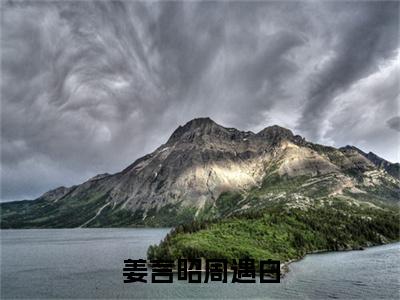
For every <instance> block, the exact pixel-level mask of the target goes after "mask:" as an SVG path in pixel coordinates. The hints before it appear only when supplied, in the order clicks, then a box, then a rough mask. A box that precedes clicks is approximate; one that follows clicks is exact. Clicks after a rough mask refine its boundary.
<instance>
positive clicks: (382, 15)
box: [0, 1, 400, 201]
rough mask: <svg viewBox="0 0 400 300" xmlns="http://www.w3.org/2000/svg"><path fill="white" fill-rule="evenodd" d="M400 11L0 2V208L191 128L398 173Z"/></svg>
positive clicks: (376, 6) (349, 5)
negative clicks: (350, 150)
mask: <svg viewBox="0 0 400 300" xmlns="http://www.w3.org/2000/svg"><path fill="white" fill-rule="evenodd" d="M399 5H400V4H399V2H396V1H394V2H388V1H382V2H373V1H365V2H361V1H351V2H344V1H336V2H327V1H323V2H321V1H319V2H317V1H303V2H293V1H290V2H247V3H245V2H238V1H234V2H228V1H223V2H222V1H221V2H211V1H207V2H200V1H191V2H179V1H171V2H166V1H164V2H156V1H151V2H150V1H148V2H138V1H127V2H117V1H112V2H111V1H80V2H74V1H51V2H39V1H35V2H33V1H31V2H28V1H15V2H14V1H2V2H1V46H0V50H1V52H0V53H1V77H0V78H1V197H0V198H1V199H0V200H1V201H9V200H20V199H33V198H36V197H38V196H40V195H41V194H43V193H44V192H46V191H48V190H50V189H52V188H55V187H58V186H61V185H64V186H70V185H73V184H78V183H81V182H83V181H85V180H86V179H88V178H90V177H92V176H94V175H96V174H99V173H105V172H108V173H115V172H118V171H120V170H122V169H123V168H125V167H126V166H127V165H129V164H130V163H132V162H133V161H134V160H136V159H137V158H139V157H140V156H142V155H144V154H147V153H149V152H151V151H153V150H154V149H155V148H157V147H158V146H159V145H161V144H162V143H165V142H166V140H167V139H168V137H169V136H170V135H171V133H172V132H173V130H174V129H175V128H177V127H178V126H179V125H183V124H185V123H186V122H187V121H189V120H191V119H193V118H195V117H206V116H207V117H210V118H212V119H213V120H214V121H216V122H217V123H219V124H221V125H224V126H227V127H235V128H238V129H241V130H252V131H254V132H258V131H259V130H261V129H263V128H265V127H267V126H270V125H273V124H278V125H280V126H283V127H286V128H289V129H291V130H292V131H293V132H295V133H296V134H300V135H302V136H304V137H305V138H306V139H307V140H309V141H312V142H317V143H321V144H326V145H332V146H336V147H341V146H345V145H348V144H350V145H355V146H357V147H359V148H361V149H362V150H364V151H366V152H369V151H372V152H374V153H376V154H377V155H379V156H381V157H383V158H385V159H387V160H389V161H392V162H398V161H399V156H398V153H399V141H400V112H399V92H400V87H399V86H400V85H399V76H400V72H399V68H400V64H399V58H400V52H399Z"/></svg>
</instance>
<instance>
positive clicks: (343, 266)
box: [0, 229, 400, 299]
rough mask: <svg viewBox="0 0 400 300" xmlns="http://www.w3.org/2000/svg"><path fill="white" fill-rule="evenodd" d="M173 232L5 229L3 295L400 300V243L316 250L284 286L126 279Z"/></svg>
mask: <svg viewBox="0 0 400 300" xmlns="http://www.w3.org/2000/svg"><path fill="white" fill-rule="evenodd" d="M168 231H169V230H168V229H42V230H2V231H0V232H1V298H2V299H4V298H136V299H143V298H152V299H154V298H159V299H165V298H172V299H174V298H185V299H187V298H193V299H196V298H216V299H221V298H225V299H232V298H236V299H246V298H263V299H268V298H272V299H276V298H281V299H295V298H309V299H329V298H332V299H350V298H351V299H354V298H359V299H377V298H386V299H399V295H400V294H399V293H400V282H399V278H400V255H399V254H400V253H399V251H400V243H396V244H390V245H385V246H379V247H373V248H369V249H367V250H365V251H350V252H336V253H326V254H314V255H309V256H307V257H306V258H305V259H304V260H302V261H300V262H297V263H294V264H292V265H290V272H289V274H288V275H287V276H286V277H285V278H284V279H283V280H282V281H281V283H279V284H260V283H256V284H238V283H233V284H232V283H227V284H222V283H215V282H213V283H201V284H188V283H186V282H183V281H177V280H176V278H175V279H174V283H173V284H154V283H153V284H152V283H148V284H141V283H136V284H124V283H123V276H122V268H123V265H124V264H123V260H124V259H127V258H133V259H135V258H136V259H138V258H145V257H146V251H147V247H148V246H149V245H151V244H155V243H158V242H159V241H160V240H161V239H162V238H163V237H164V236H165V235H166V233H167V232H168ZM266 259H268V258H266ZM149 277H150V276H149ZM149 277H148V279H149ZM228 282H229V281H228Z"/></svg>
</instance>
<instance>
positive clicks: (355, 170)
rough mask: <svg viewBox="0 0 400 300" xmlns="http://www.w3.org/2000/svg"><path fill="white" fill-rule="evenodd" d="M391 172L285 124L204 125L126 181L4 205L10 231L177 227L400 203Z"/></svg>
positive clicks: (106, 178)
mask: <svg viewBox="0 0 400 300" xmlns="http://www.w3.org/2000/svg"><path fill="white" fill-rule="evenodd" d="M391 168H392V169H395V168H396V165H395V164H391V163H389V162H387V161H384V160H382V159H380V160H379V159H376V158H375V157H372V156H371V155H369V154H368V155H365V153H363V152H362V151H361V150H359V149H357V148H353V147H345V148H341V149H336V148H333V147H325V146H322V145H318V144H313V143H310V142H307V141H305V140H304V138H302V137H300V136H298V135H294V134H293V133H292V132H291V131H290V130H288V129H285V128H282V127H279V126H271V127H267V128H265V129H264V130H262V131H260V132H259V133H257V134H255V133H253V132H243V131H239V130H237V129H234V128H225V127H223V126H220V125H218V124H216V123H215V122H214V121H212V120H211V119H209V118H200V119H194V120H192V121H190V122H188V123H187V124H185V125H184V126H179V127H178V128H177V129H176V130H175V131H174V133H173V134H172V135H171V137H170V138H169V140H168V141H167V142H166V143H165V144H163V145H161V146H160V147H159V148H157V149H156V150H155V151H154V152H152V153H150V154H148V155H146V156H144V157H142V158H140V159H138V160H136V161H135V162H134V163H133V164H131V165H130V166H128V167H127V168H126V169H124V170H123V171H121V172H119V173H116V174H112V175H110V174H101V175H97V176H95V177H93V178H91V179H89V180H88V181H86V182H84V183H82V184H81V185H77V186H73V187H69V188H65V187H60V188H58V189H55V190H53V191H50V192H47V193H45V194H44V195H42V196H41V197H39V198H38V199H36V200H34V201H18V202H9V203H3V204H1V215H2V220H1V227H2V228H32V227H38V228H41V227H80V226H84V227H107V226H173V225H177V224H180V223H185V222H189V221H191V220H205V219H213V218H217V217H223V216H229V215H231V214H234V213H236V212H238V211H247V210H254V209H260V208H264V207H267V206H269V205H270V203H271V202H273V203H285V205H288V206H290V207H298V208H301V209H304V208H307V207H310V206H312V205H314V204H315V202H318V203H320V202H321V203H330V202H331V201H334V199H337V198H340V199H345V201H347V202H348V203H356V204H359V203H360V202H365V201H366V202H367V203H368V205H369V206H371V207H380V206H382V205H397V203H398V195H399V194H398V193H399V178H398V177H395V176H394V175H393V174H394V173H393V172H390V173H388V171H387V170H390V169H391Z"/></svg>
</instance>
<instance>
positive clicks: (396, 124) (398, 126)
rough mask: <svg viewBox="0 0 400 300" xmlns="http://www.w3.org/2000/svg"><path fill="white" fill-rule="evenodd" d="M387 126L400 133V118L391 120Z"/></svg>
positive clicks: (387, 122)
mask: <svg viewBox="0 0 400 300" xmlns="http://www.w3.org/2000/svg"><path fill="white" fill-rule="evenodd" d="M386 124H387V125H388V126H389V127H390V128H392V129H394V130H396V131H400V117H399V116H397V117H393V118H390V119H389V120H387V121H386Z"/></svg>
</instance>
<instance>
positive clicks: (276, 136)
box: [257, 125, 294, 141]
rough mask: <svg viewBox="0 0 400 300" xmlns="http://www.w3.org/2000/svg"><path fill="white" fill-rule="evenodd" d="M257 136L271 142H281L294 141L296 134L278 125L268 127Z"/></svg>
mask: <svg viewBox="0 0 400 300" xmlns="http://www.w3.org/2000/svg"><path fill="white" fill-rule="evenodd" d="M257 136H261V137H263V138H266V139H267V140H270V141H280V140H284V139H292V138H293V137H294V134H293V132H292V131H291V130H289V129H286V128H283V127H281V126H278V125H273V126H268V127H266V128H264V129H263V130H261V131H260V132H258V133H257Z"/></svg>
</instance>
